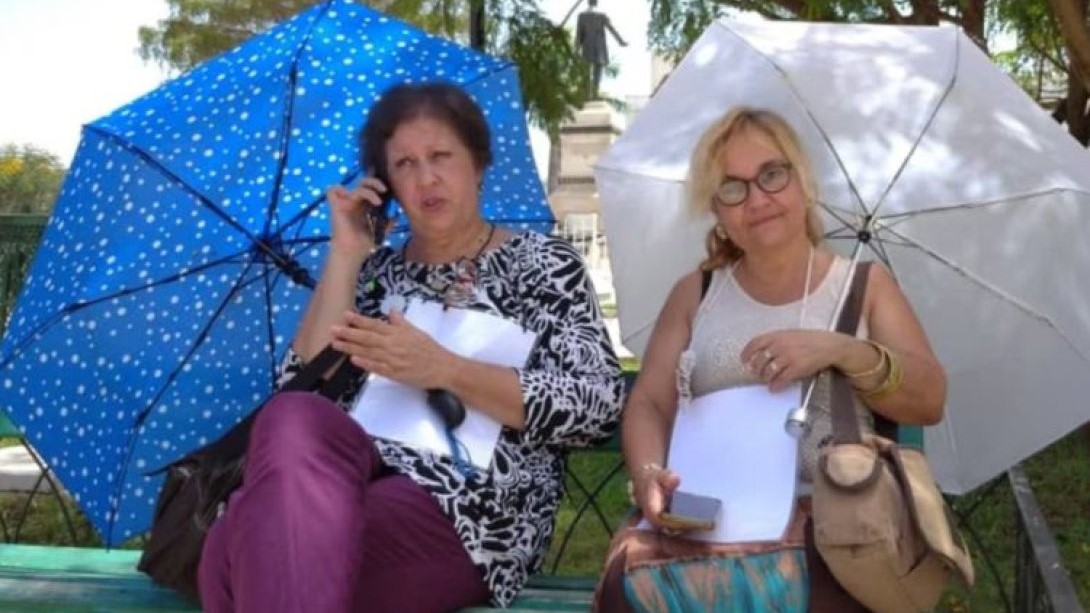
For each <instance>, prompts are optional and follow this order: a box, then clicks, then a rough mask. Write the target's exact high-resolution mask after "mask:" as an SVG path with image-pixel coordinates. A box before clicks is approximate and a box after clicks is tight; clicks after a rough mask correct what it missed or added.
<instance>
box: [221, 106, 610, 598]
mask: <svg viewBox="0 0 1090 613" xmlns="http://www.w3.org/2000/svg"><path fill="white" fill-rule="evenodd" d="M361 145H362V164H363V167H364V168H368V169H372V172H371V174H370V175H369V176H368V177H367V178H366V179H364V180H363V181H362V182H361V183H360V184H359V185H358V186H356V187H355V188H352V189H349V188H346V187H343V186H336V187H333V188H330V190H329V191H328V199H329V202H330V207H331V217H332V239H331V243H330V247H329V252H328V255H327V256H326V261H325V264H324V268H323V271H322V276H321V279H320V282H319V284H318V287H317V289H316V291H315V293H314V296H313V298H312V299H311V301H310V304H309V305H308V307H307V311H306V313H305V315H304V317H303V320H302V322H301V324H300V326H299V330H298V332H297V334H296V337H295V339H294V342H293V344H292V349H291V350H290V351H289V352H288V355H287V357H286V359H285V362H284V368H283V376H282V377H281V382H283V381H286V380H287V379H288V378H290V377H291V376H293V375H294V374H295V373H296V372H298V371H299V369H300V368H301V367H302V365H303V364H305V363H306V362H307V361H308V360H310V359H312V358H313V357H314V356H315V355H316V354H317V353H318V352H319V351H321V349H322V348H323V347H325V346H326V345H327V344H330V343H332V345H333V347H334V348H335V349H337V350H339V351H342V352H344V353H345V354H346V355H348V356H350V359H351V360H352V362H353V364H354V365H356V366H358V367H360V368H362V369H364V370H365V371H366V372H369V373H375V374H378V375H381V376H383V377H386V378H388V379H391V380H393V381H396V382H398V383H402V384H405V385H409V386H412V387H416V388H420V389H443V390H449V391H450V392H452V393H453V394H454V395H455V396H457V397H458V398H459V399H461V400H462V401H464V403H465V404H466V405H467V406H473V407H475V408H477V409H479V410H480V411H482V412H483V413H485V414H487V415H488V416H490V417H491V418H493V419H494V420H496V421H498V422H500V423H501V424H502V425H503V428H502V430H501V434H500V438H499V442H498V444H497V446H496V449H495V452H494V455H493V458H492V462H491V464H490V466H489V468H488V469H487V470H479V471H478V472H477V473H476V474H475V475H474V474H468V473H467V472H466V471H464V470H460V467H459V466H458V465H457V463H456V462H455V461H453V460H452V459H451V457H449V456H447V455H443V454H438V453H432V452H430V451H426V450H422V449H420V448H418V447H414V446H410V445H408V444H405V443H403V442H399V441H396V440H390V439H383V438H379V437H374V438H373V437H371V436H370V435H369V434H368V433H367V432H366V431H365V430H364V429H363V428H362V427H361V426H360V425H359V424H358V423H357V422H356V420H354V419H353V417H352V416H350V415H349V414H347V413H346V412H345V410H344V409H347V408H348V407H350V406H351V403H352V401H353V399H354V397H355V395H356V394H357V392H358V391H359V389H360V385H359V384H361V383H362V382H363V377H361V378H360V381H358V382H357V384H356V385H354V386H350V389H349V390H347V391H346V392H345V394H344V395H343V396H342V398H340V399H339V401H338V403H337V404H336V405H335V404H333V403H330V402H328V401H326V400H324V399H323V398H321V397H319V396H317V395H313V394H303V393H285V394H280V395H278V396H277V397H276V398H275V399H274V400H273V401H271V402H270V403H268V404H267V405H266V406H265V408H264V409H263V410H262V412H261V414H260V415H259V417H258V419H257V421H256V422H255V424H254V427H253V431H252V434H251V440H250V446H249V450H248V455H247V458H246V466H245V472H244V482H243V485H242V486H241V487H240V488H239V490H238V491H237V492H235V493H234V494H233V495H232V496H231V498H230V500H229V502H228V505H227V508H226V512H225V513H224V514H223V515H222V517H221V518H220V519H218V520H217V521H216V522H215V524H213V526H212V528H211V529H210V531H209V534H208V538H207V540H206V543H205V547H204V552H203V556H202V560H201V568H200V572H199V580H200V581H199V583H200V591H201V599H202V603H203V605H204V606H205V609H206V610H208V611H261V612H262V613H265V612H273V611H306V612H322V611H329V612H344V611H374V612H383V611H398V612H410V613H411V612H420V613H427V612H439V611H450V610H455V609H458V608H460V607H464V606H470V605H475V604H484V603H488V602H491V603H492V604H494V605H498V606H506V605H508V604H510V603H511V601H512V600H513V599H514V597H515V596H516V595H517V593H518V592H519V590H520V589H521V588H522V586H523V585H524V584H525V582H526V579H527V578H528V576H529V574H530V573H531V572H533V571H534V570H536V569H537V567H538V566H540V564H541V561H542V558H543V556H544V554H545V552H546V550H547V548H548V544H549V540H550V538H551V536H552V531H553V520H554V516H555V513H556V509H557V506H558V504H559V501H560V498H561V496H562V492H563V474H564V455H565V450H566V449H567V448H569V447H573V446H580V445H589V444H592V443H594V442H596V441H599V440H602V439H603V438H606V437H608V436H609V435H610V434H611V433H612V431H613V430H614V428H615V427H616V423H617V418H618V414H619V411H620V402H621V394H622V390H621V388H622V385H621V380H620V368H619V365H618V362H617V358H616V356H615V354H614V352H613V349H612V347H611V344H610V341H609V338H608V335H607V334H606V331H605V327H604V325H603V322H602V318H601V313H600V311H599V308H598V305H597V303H596V299H595V292H594V289H593V287H592V286H591V283H590V280H589V277H588V276H587V274H586V271H585V269H584V266H583V264H582V262H581V260H580V258H579V255H578V254H577V252H576V251H575V250H574V249H573V248H572V247H571V246H570V245H568V244H567V243H566V242H564V241H562V240H559V239H555V238H550V237H547V236H544V235H541V234H537V233H534V232H522V233H513V232H511V231H508V230H506V229H504V228H501V227H498V226H496V225H495V224H492V223H489V222H488V221H486V220H485V219H484V218H483V217H482V215H481V210H480V203H479V190H480V187H481V184H482V179H483V175H484V171H485V168H486V167H487V166H488V164H489V163H490V162H491V158H492V154H491V147H490V136H489V130H488V125H487V123H486V122H485V119H484V117H483V115H482V113H481V111H480V109H479V108H478V107H477V105H476V104H475V103H474V102H473V100H472V99H471V98H470V97H469V96H468V95H467V94H466V93H465V92H463V91H462V90H460V89H458V88H457V87H455V86H452V85H446V84H426V85H402V86H397V87H395V88H393V89H391V90H389V91H387V92H385V93H384V94H383V96H382V98H381V99H380V100H379V102H377V103H376V104H375V106H374V107H373V108H372V109H371V112H370V115H369V117H368V120H367V124H366V126H365V127H364V129H363V132H362V136H361ZM390 195H395V196H396V197H397V200H398V202H399V203H400V204H401V207H402V208H403V210H404V211H405V215H406V217H407V218H408V222H409V226H410V230H411V234H410V237H409V239H408V240H407V242H406V243H405V244H404V246H403V247H400V248H390V247H381V246H376V245H375V244H374V242H373V236H374V232H373V230H374V228H372V227H371V223H373V221H372V217H371V216H370V215H369V214H368V212H369V211H371V210H372V208H373V207H380V206H383V203H384V200H385V198H386V197H387V196H390ZM512 197H517V195H513V196H512ZM407 299H413V300H416V299H419V300H432V301H440V302H442V303H443V304H444V305H446V306H450V307H455V308H467V309H473V310H478V311H484V312H486V313H489V314H492V315H495V316H499V317H502V318H504V319H508V320H512V321H514V322H517V323H519V324H520V325H521V326H522V328H523V329H525V330H527V331H529V332H531V333H532V334H534V335H535V336H536V341H535V343H534V346H533V349H532V350H531V352H530V355H529V358H528V360H527V362H526V365H525V367H524V368H507V367H501V366H498V365H495V364H490V363H485V362H481V361H476V360H472V359H469V358H465V357H462V356H459V355H457V354H455V353H452V352H450V351H448V350H447V349H445V348H444V347H442V346H441V345H440V344H438V343H437V342H436V341H434V340H433V339H432V338H431V337H429V336H428V335H427V334H426V333H424V332H422V331H421V330H419V329H417V328H416V327H414V326H413V325H412V324H411V323H410V322H409V321H408V320H407V319H406V318H405V317H404V316H403V315H402V314H401V313H400V312H399V311H397V310H396V309H393V310H389V309H385V308H384V303H385V304H386V305H388V304H389V303H390V302H392V301H395V302H396V301H398V300H407ZM387 311H388V318H383V317H382V315H383V314H384V313H386V312H387ZM337 405H339V406H337ZM389 410H390V411H397V410H398V407H389Z"/></svg>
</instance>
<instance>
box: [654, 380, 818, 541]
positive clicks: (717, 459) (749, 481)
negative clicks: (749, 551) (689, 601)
mask: <svg viewBox="0 0 1090 613" xmlns="http://www.w3.org/2000/svg"><path fill="white" fill-rule="evenodd" d="M800 391H801V389H800V386H799V385H795V386H792V387H790V388H788V389H787V390H784V391H782V392H778V393H775V394H773V393H771V392H769V391H768V388H767V387H765V386H747V387H738V388H732V389H726V390H722V391H718V392H713V393H711V394H706V395H704V396H700V397H698V398H693V399H692V401H691V402H690V404H689V405H688V406H684V407H682V408H680V409H678V415H677V419H676V420H675V421H674V431H673V433H672V435H671V437H670V454H669V455H670V457H669V460H668V461H667V465H668V466H669V468H670V469H671V470H673V471H674V472H676V473H677V474H678V476H679V477H681V486H680V487H679V489H681V490H684V491H686V492H690V493H693V494H702V495H705V496H714V497H716V498H718V499H720V500H721V501H722V502H723V505H722V506H721V507H720V509H719V515H718V517H716V522H715V523H716V528H715V530H712V531H708V532H691V533H686V536H688V537H689V538H693V539H696V540H700V541H707V542H713V543H741V542H753V541H775V540H779V539H781V538H782V537H783V535H784V533H785V532H786V530H787V524H788V522H789V521H790V520H791V511H792V509H793V508H794V504H795V482H796V470H797V464H798V442H797V441H796V440H795V439H793V438H791V436H789V435H788V434H787V432H786V431H785V430H784V427H783V425H784V419H785V418H786V417H787V413H788V411H789V410H791V409H792V408H795V407H796V406H798V404H799V399H800ZM641 525H646V526H647V527H650V524H646V522H642V524H641Z"/></svg>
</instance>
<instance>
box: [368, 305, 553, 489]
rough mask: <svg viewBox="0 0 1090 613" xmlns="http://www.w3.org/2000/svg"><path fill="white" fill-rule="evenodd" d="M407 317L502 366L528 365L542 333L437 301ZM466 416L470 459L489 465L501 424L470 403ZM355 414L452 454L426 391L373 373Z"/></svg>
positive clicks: (457, 348)
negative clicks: (429, 404) (538, 336)
mask: <svg viewBox="0 0 1090 613" xmlns="http://www.w3.org/2000/svg"><path fill="white" fill-rule="evenodd" d="M405 318H406V319H408V320H409V322H410V323H412V324H413V325H414V326H416V327H417V328H420V329H421V330H423V331H424V332H426V333H427V334H428V335H429V336H431V337H432V338H433V339H434V340H435V341H436V342H437V343H439V344H440V345H442V346H443V347H445V348H447V349H448V350H450V351H452V352H454V353H457V354H459V355H461V356H464V357H467V358H472V359H474V360H479V361H481V362H488V363H490V364H496V365H499V366H511V367H516V368H519V367H522V366H524V365H525V364H526V359H527V358H528V357H529V355H530V351H531V350H532V349H533V347H534V342H535V341H536V339H537V337H536V335H534V334H533V333H530V332H526V331H524V330H523V329H522V328H521V327H520V326H519V325H518V324H516V323H514V322H511V321H508V320H506V319H503V318H502V317H497V316H495V315H491V314H488V313H482V312H480V311H470V310H466V309H443V306H442V305H441V304H438V303H435V302H421V301H413V302H410V303H409V305H408V308H407V309H406V310H405ZM466 409H467V410H466V419H465V421H464V422H462V425H460V426H458V428H456V429H455V430H454V435H455V436H456V437H457V438H458V440H459V441H461V442H462V444H463V445H465V448H466V451H467V452H468V455H469V461H470V462H471V463H472V464H473V465H474V466H477V467H478V468H483V469H487V468H488V467H489V465H491V463H492V455H493V453H494V452H495V449H496V443H497V442H499V438H500V429H501V428H502V425H501V424H500V422H498V421H496V420H495V419H492V418H491V417H489V416H488V415H486V414H484V413H482V412H481V411H479V410H477V409H475V408H474V407H472V406H468V405H467V406H466ZM352 416H353V417H354V418H355V419H356V421H357V422H359V423H360V425H362V426H363V427H364V429H365V430H367V432H368V433H370V434H371V435H372V436H377V437H381V438H387V439H392V440H396V441H401V442H403V443H405V444H407V445H410V446H413V447H417V448H423V449H430V450H432V451H434V452H437V453H440V454H443V455H450V451H451V450H450V443H449V442H448V441H447V437H446V434H445V433H444V430H443V422H442V421H441V420H440V419H439V417H438V416H437V415H436V414H435V411H433V410H432V409H431V407H429V406H428V404H427V396H426V392H425V391H424V390H421V389H417V388H414V387H410V386H408V385H404V384H401V383H398V382H396V381H392V380H390V379H387V378H386V377H382V376H379V375H371V376H370V377H369V378H368V380H367V384H366V386H365V387H364V388H363V391H362V392H361V393H360V394H359V396H358V397H357V398H356V403H355V405H354V406H353V408H352Z"/></svg>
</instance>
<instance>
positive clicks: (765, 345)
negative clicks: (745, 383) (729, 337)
mask: <svg viewBox="0 0 1090 613" xmlns="http://www.w3.org/2000/svg"><path fill="white" fill-rule="evenodd" d="M854 340H855V339H853V338H852V337H850V336H847V335H844V334H839V333H837V332H829V331H825V330H776V331H774V332H767V333H765V334H762V335H760V336H757V337H754V338H753V339H752V340H751V341H749V343H748V344H747V345H746V346H745V348H743V349H742V355H741V358H742V363H743V364H747V365H748V366H749V369H750V372H752V373H753V376H754V377H756V378H757V379H760V380H761V381H764V382H765V383H767V384H768V388H769V389H770V390H772V391H774V392H775V391H779V390H782V389H784V388H786V387H787V386H788V385H790V384H791V383H792V382H793V381H798V380H799V379H806V378H809V377H812V376H814V375H815V374H817V373H818V372H820V371H822V370H824V369H826V368H828V367H829V366H831V365H833V364H834V363H836V361H837V359H838V356H839V355H840V354H841V353H842V352H843V351H844V350H845V348H846V347H847V346H848V345H849V344H850V343H852V342H853V341H854Z"/></svg>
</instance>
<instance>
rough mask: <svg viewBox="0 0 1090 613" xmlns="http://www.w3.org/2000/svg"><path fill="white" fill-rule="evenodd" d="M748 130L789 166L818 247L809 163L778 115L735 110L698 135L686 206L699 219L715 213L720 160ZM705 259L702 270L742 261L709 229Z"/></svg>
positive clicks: (738, 250) (809, 234)
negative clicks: (767, 142) (729, 144)
mask: <svg viewBox="0 0 1090 613" xmlns="http://www.w3.org/2000/svg"><path fill="white" fill-rule="evenodd" d="M748 129H756V130H759V131H760V132H761V133H762V134H764V135H765V136H767V137H768V138H769V139H771V140H772V142H773V143H774V144H775V145H776V146H777V147H778V148H779V149H780V151H782V152H783V154H784V157H786V158H787V161H788V162H790V163H791V167H792V168H793V170H794V172H795V174H796V176H797V177H798V181H799V183H800V184H801V186H802V193H803V197H805V198H806V236H807V238H809V239H810V242H811V243H813V244H814V245H819V244H821V241H822V238H823V235H824V229H823V228H822V224H821V217H820V216H819V215H818V214H817V210H816V209H815V207H814V203H815V202H817V184H816V183H815V181H814V174H813V170H812V169H811V165H810V160H809V158H807V157H806V154H805V153H804V152H803V150H802V145H801V143H800V141H799V137H798V135H797V134H796V133H795V130H794V129H792V128H791V126H790V125H789V124H788V123H787V121H786V120H784V118H783V117H781V116H780V115H778V114H776V113H774V112H772V111H768V110H764V109H757V108H752V107H746V106H741V107H735V108H734V109H731V110H730V112H728V113H727V114H726V115H724V116H723V117H722V118H721V119H719V121H717V122H715V123H713V124H712V125H711V126H709V127H708V129H707V130H705V131H704V134H703V135H701V137H700V141H699V142H697V144H696V149H694V150H693V157H692V160H691V162H690V164H689V178H688V182H687V188H688V195H689V206H690V207H691V208H692V210H693V212H694V213H695V214H698V215H701V214H703V213H706V212H708V210H712V211H714V210H715V206H716V205H715V200H714V197H715V191H716V190H717V189H718V188H719V184H720V182H721V181H722V180H723V170H722V168H720V166H719V157H720V154H721V153H722V151H723V147H725V146H726V144H727V142H728V141H729V140H730V139H731V137H733V136H735V135H737V134H739V133H741V132H743V131H744V130H748ZM705 249H706V251H707V258H706V259H705V260H704V261H703V262H701V263H700V268H701V270H715V269H717V268H722V267H724V266H727V265H728V264H731V263H733V262H736V261H738V260H739V259H741V257H742V255H743V254H744V253H743V251H742V249H741V248H740V247H738V245H735V244H734V242H733V241H731V240H730V238H721V237H719V236H718V235H717V234H716V226H712V228H711V230H709V231H708V236H707V238H706V239H705Z"/></svg>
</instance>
